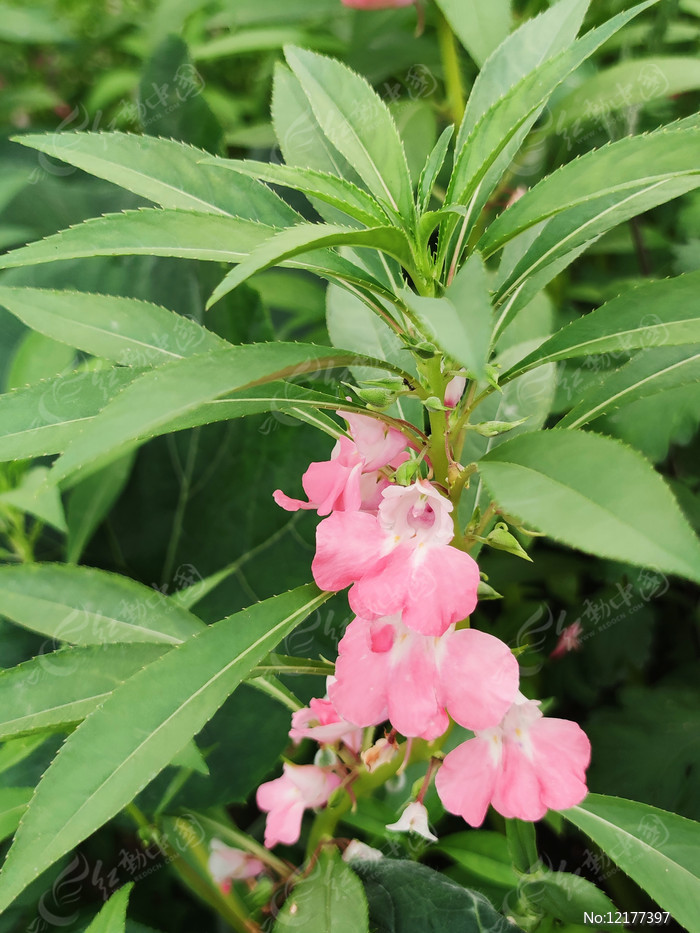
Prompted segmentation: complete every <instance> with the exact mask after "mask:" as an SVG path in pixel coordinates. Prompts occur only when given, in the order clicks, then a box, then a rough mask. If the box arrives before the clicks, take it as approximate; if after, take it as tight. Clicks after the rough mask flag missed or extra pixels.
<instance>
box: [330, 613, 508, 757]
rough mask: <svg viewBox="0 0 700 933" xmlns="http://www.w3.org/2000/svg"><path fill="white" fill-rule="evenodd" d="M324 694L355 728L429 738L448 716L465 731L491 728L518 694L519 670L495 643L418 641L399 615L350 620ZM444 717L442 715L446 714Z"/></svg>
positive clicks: (477, 637)
mask: <svg viewBox="0 0 700 933" xmlns="http://www.w3.org/2000/svg"><path fill="white" fill-rule="evenodd" d="M338 652H339V653H338V660H337V662H336V669H335V672H336V676H335V682H334V683H332V684H331V686H330V687H329V694H330V697H331V700H332V701H333V704H334V706H335V708H336V709H337V710H338V712H339V714H340V715H341V716H342V717H343V718H344V719H346V720H348V721H349V722H353V723H355V724H356V725H358V726H370V725H377V724H378V723H381V722H384V721H385V720H386V719H388V720H389V721H390V722H391V724H392V726H394V728H395V729H397V730H398V731H399V732H400V733H401V734H402V735H405V736H418V737H420V738H423V739H435V738H437V737H438V736H439V735H442V733H443V732H444V731H445V730H446V729H447V726H448V725H449V719H448V716H447V713H448V712H449V714H450V715H451V716H452V718H453V719H455V720H456V721H457V722H458V723H459V724H460V725H462V726H465V727H466V728H467V729H485V728H488V727H489V726H495V725H497V724H498V723H499V722H500V721H501V719H502V717H503V715H504V714H505V713H506V711H507V710H508V708H509V707H510V705H511V703H512V702H513V699H514V698H515V696H516V694H517V691H518V663H517V661H516V659H515V657H514V655H513V653H512V652H511V650H510V649H509V648H508V646H507V645H505V644H504V643H503V642H502V641H500V640H499V639H498V638H494V636H493V635H488V634H487V633H486V632H479V631H476V630H475V629H461V630H460V631H455V630H454V629H452V630H450V631H448V632H445V634H444V635H442V636H441V637H439V638H436V637H433V636H427V635H420V634H418V633H417V632H415V631H412V630H411V629H409V628H407V627H406V626H405V625H404V624H403V623H402V622H401V620H400V618H399V617H398V616H392V617H388V618H383V619H377V620H375V621H373V622H370V621H368V620H367V619H362V618H357V619H354V620H353V621H352V622H351V623H350V625H349V626H348V628H347V629H346V631H345V635H344V636H343V638H342V639H341V642H340V644H339V646H338ZM446 711H447V712H446Z"/></svg>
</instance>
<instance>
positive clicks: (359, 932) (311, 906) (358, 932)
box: [273, 848, 369, 933]
mask: <svg viewBox="0 0 700 933" xmlns="http://www.w3.org/2000/svg"><path fill="white" fill-rule="evenodd" d="M368 924H369V920H368V917H367V898H366V897H365V893H364V891H363V890H362V884H361V883H360V881H359V879H358V877H357V875H356V874H355V873H354V872H353V870H352V869H351V868H350V867H349V866H348V865H346V864H345V862H344V861H343V860H342V859H341V858H340V856H339V854H338V852H337V850H335V851H332V852H329V850H328V849H327V848H326V849H321V852H320V855H319V857H318V859H317V860H316V863H315V864H314V867H313V869H312V870H311V872H310V873H309V874H308V875H307V876H306V877H304V878H303V879H302V880H301V881H300V882H299V883H298V884H296V885H295V886H294V888H293V889H292V893H291V894H290V895H289V897H288V898H287V900H286V901H285V903H284V906H283V907H282V910H281V911H280V912H279V914H278V916H277V920H276V922H275V926H274V928H273V933H285V931H289V930H295V931H296V930H300V929H301V930H303V931H304V933H368V930H369V926H368Z"/></svg>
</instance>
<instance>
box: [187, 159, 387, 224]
mask: <svg viewBox="0 0 700 933" xmlns="http://www.w3.org/2000/svg"><path fill="white" fill-rule="evenodd" d="M205 164H209V165H212V166H216V167H217V168H224V169H229V170H230V171H233V172H236V173H237V174H238V175H242V176H243V177H246V176H250V177H251V178H258V179H261V180H262V181H267V182H270V183H271V184H275V185H282V186H283V187H285V188H292V189H293V190H295V191H301V192H302V193H303V194H306V195H308V196H309V197H311V198H318V199H319V200H320V201H324V202H325V203H326V204H330V205H331V207H335V208H336V209H337V210H339V211H342V212H343V213H344V214H347V215H348V217H353V218H355V220H359V221H360V223H362V224H364V225H365V226H368V227H369V226H375V225H376V224H386V223H387V222H388V221H389V218H388V216H387V214H386V212H385V211H384V210H383V209H382V208H381V207H380V205H379V204H378V203H377V201H375V200H374V198H373V197H372V196H371V195H370V194H368V193H367V192H366V191H364V190H363V189H362V188H358V187H357V185H353V184H352V182H349V181H346V180H345V179H344V178H338V176H337V175H331V174H328V173H326V172H319V171H316V170H315V169H309V168H299V167H295V166H291V165H275V164H274V163H272V162H254V161H252V160H248V159H246V160H239V159H212V160H209V161H208V163H205Z"/></svg>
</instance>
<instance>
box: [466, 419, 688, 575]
mask: <svg viewBox="0 0 700 933" xmlns="http://www.w3.org/2000/svg"><path fill="white" fill-rule="evenodd" d="M479 472H480V473H481V476H482V478H483V481H484V483H485V484H486V486H487V487H488V489H489V491H490V493H491V495H492V498H493V499H495V500H496V502H497V503H498V505H499V506H500V507H501V508H502V509H503V510H504V511H505V512H507V513H508V514H510V515H513V516H515V517H516V518H519V519H520V520H522V521H523V522H524V523H526V524H527V525H529V526H530V527H533V528H536V529H538V530H539V531H542V532H544V533H545V534H547V535H549V536H550V537H552V538H554V539H556V540H559V541H562V542H564V544H568V545H570V546H571V547H576V548H580V549H581V550H583V551H587V552H589V553H591V554H597V555H598V556H600V557H608V558H610V559H612V560H620V561H623V562H625V563H630V564H635V565H641V566H648V567H653V568H654V569H657V570H661V571H662V572H666V573H675V574H678V575H679V576H682V577H687V578H688V579H690V580H696V581H700V542H698V540H697V538H696V537H695V535H694V534H693V532H692V531H691V529H690V526H689V525H688V524H687V522H686V520H685V518H684V517H683V515H682V514H681V511H680V509H679V508H678V504H677V503H676V501H675V499H674V498H673V496H672V494H671V492H670V490H669V489H668V487H667V486H666V484H665V483H664V481H663V480H662V479H661V477H660V476H658V474H656V473H655V472H654V470H653V468H652V467H651V466H650V464H649V463H647V461H646V460H644V459H643V458H642V457H641V456H640V455H639V454H637V453H636V452H635V451H633V450H631V449H630V448H628V447H625V446H624V445H622V444H620V443H619V442H618V441H615V440H613V439H612V438H608V437H601V436H600V435H597V434H592V433H590V432H583V431H575V430H570V431H564V430H553V431H542V432H539V433H536V434H522V435H520V436H519V437H515V438H513V439H512V440H510V441H506V442H505V443H504V444H501V445H500V446H499V447H497V448H496V449H495V450H491V451H490V452H489V453H488V454H487V455H486V456H485V457H484V458H483V460H481V461H480V462H479ZM640 502H643V503H644V508H643V509H640V508H639V503H640Z"/></svg>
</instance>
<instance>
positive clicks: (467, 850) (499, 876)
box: [433, 830, 518, 888]
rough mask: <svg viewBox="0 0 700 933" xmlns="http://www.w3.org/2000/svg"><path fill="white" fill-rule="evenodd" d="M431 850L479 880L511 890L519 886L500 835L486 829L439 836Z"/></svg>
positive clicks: (505, 844)
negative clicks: (439, 853) (443, 855)
mask: <svg viewBox="0 0 700 933" xmlns="http://www.w3.org/2000/svg"><path fill="white" fill-rule="evenodd" d="M433 851H436V852H444V853H445V855H448V856H449V857H450V858H451V859H453V860H454V861H455V862H457V864H458V865H460V866H461V867H462V868H464V869H466V871H467V872H469V874H470V875H471V876H472V877H475V878H478V879H479V880H480V881H487V882H489V883H490V884H496V885H498V886H499V887H504V888H514V887H515V886H516V885H517V883H518V876H517V874H516V873H515V871H514V870H513V867H512V865H511V863H510V857H509V854H508V844H507V842H506V839H505V836H503V835H502V833H496V832H491V831H489V830H470V831H468V832H463V833H452V834H451V835H449V836H443V837H441V839H440V842H439V843H438V844H437V845H436V846H435V847H434V850H433Z"/></svg>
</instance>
